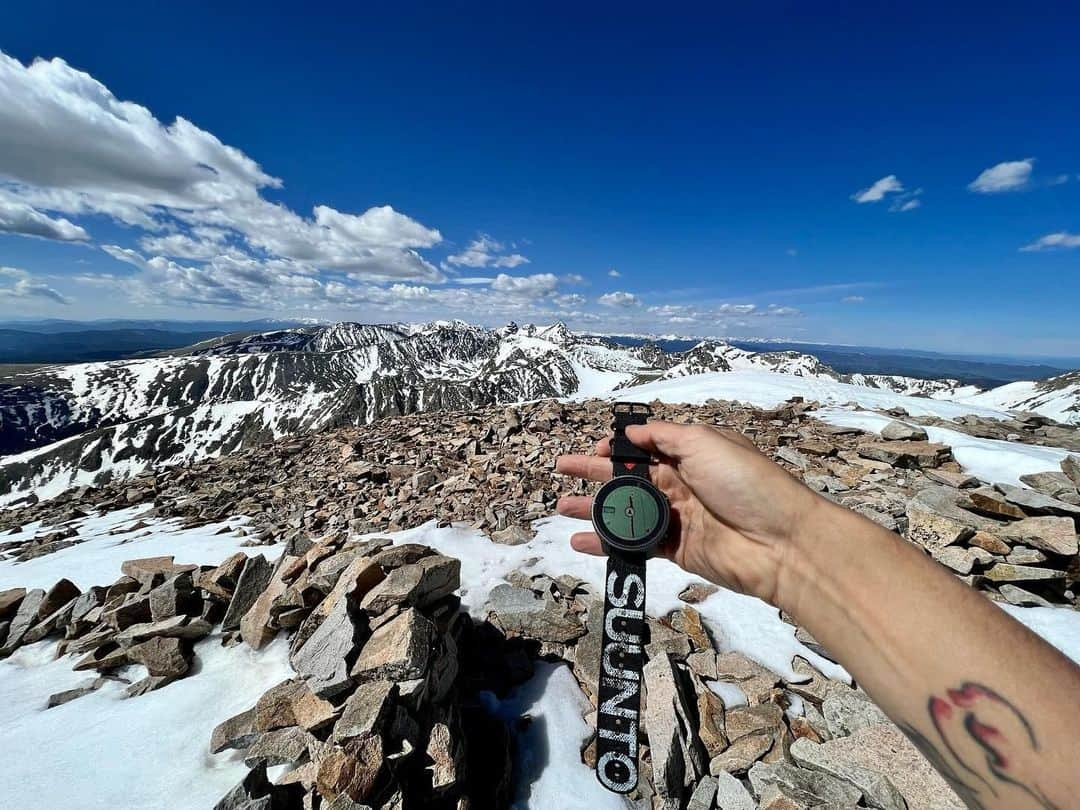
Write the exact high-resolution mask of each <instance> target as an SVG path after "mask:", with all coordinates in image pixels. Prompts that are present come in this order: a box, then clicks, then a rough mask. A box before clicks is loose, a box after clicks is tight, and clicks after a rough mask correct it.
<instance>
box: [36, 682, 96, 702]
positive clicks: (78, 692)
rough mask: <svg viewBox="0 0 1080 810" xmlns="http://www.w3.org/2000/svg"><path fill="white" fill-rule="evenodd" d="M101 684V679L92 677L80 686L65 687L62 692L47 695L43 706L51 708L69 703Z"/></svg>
mask: <svg viewBox="0 0 1080 810" xmlns="http://www.w3.org/2000/svg"><path fill="white" fill-rule="evenodd" d="M101 684H102V679H100V678H94V680H92V681H87V682H86V683H84V684H83V685H82V686H77V687H75V688H74V689H66V690H64V691H63V692H57V693H56V694H53V695H49V700H48V703H47V704H46V706H45V708H47V709H53V708H56V707H57V706H62V705H64V704H65V703H70V702H71V701H73V700H77V699H79V698H81V697H84V696H86V695H89V694H90V693H91V692H93V691H95V690H97V689H98V688H99V687H100V686H101Z"/></svg>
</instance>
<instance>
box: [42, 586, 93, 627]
mask: <svg viewBox="0 0 1080 810" xmlns="http://www.w3.org/2000/svg"><path fill="white" fill-rule="evenodd" d="M80 593H82V591H80V590H79V588H78V586H77V585H76V584H75V583H74V582H72V581H71V580H70V579H61V580H59V581H58V582H57V583H56V584H55V585H53V586H52V587H51V588H49V590H48V592H47V593H46V594H45V598H44V599H42V600H41V604H40V605H38V610H37V620H38V621H41V620H42V619H44V618H46V617H47V616H51V615H52V614H53V613H55V612H56V611H58V610H59V609H60V608H62V607H64V606H65V605H66V604H67V603H68V602H70V601H71V600H72V599H74V598H75V597H77V596H78V595H79V594H80Z"/></svg>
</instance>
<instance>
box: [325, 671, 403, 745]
mask: <svg viewBox="0 0 1080 810" xmlns="http://www.w3.org/2000/svg"><path fill="white" fill-rule="evenodd" d="M396 697H397V684H395V683H393V682H391V681H371V682H369V683H363V684H360V686H358V687H357V689H356V691H355V692H353V693H352V695H350V697H349V699H348V701H346V703H345V711H344V712H343V713H342V715H341V719H340V720H338V721H337V723H336V724H335V725H334V732H333V736H332V739H333V741H334V742H336V743H341V742H346V741H347V740H353V739H357V738H362V737H368V736H371V735H378V734H379V733H380V732H381V731H382V728H383V726H385V725H386V723H387V722H388V720H389V719H390V717H391V713H392V709H393V707H394V700H395V698H396Z"/></svg>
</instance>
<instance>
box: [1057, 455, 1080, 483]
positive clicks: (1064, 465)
mask: <svg viewBox="0 0 1080 810" xmlns="http://www.w3.org/2000/svg"><path fill="white" fill-rule="evenodd" d="M1061 471H1062V472H1063V473H1065V475H1066V477H1067V478H1068V479H1069V480H1070V481H1072V482H1073V486H1075V487H1076V488H1077V489H1080V456H1073V455H1068V456H1065V458H1063V459H1062V460H1061Z"/></svg>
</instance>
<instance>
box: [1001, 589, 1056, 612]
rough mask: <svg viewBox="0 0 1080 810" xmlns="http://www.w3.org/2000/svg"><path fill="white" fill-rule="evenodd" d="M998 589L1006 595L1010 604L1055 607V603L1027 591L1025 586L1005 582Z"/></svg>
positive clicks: (1006, 599)
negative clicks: (1019, 586)
mask: <svg viewBox="0 0 1080 810" xmlns="http://www.w3.org/2000/svg"><path fill="white" fill-rule="evenodd" d="M998 591H999V592H1000V593H1001V595H1002V596H1004V597H1005V601H1007V602H1008V603H1009V604H1010V605H1020V606H1022V607H1053V605H1052V604H1051V603H1050V602H1048V601H1047V600H1045V599H1043V598H1042V597H1041V596H1037V595H1036V594H1033V593H1031V592H1030V591H1025V590H1024V589H1023V588H1018V587H1017V586H1016V585H1012V584H1010V583H1005V584H1004V585H1002V586H1001V587H1000V588H998Z"/></svg>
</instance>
